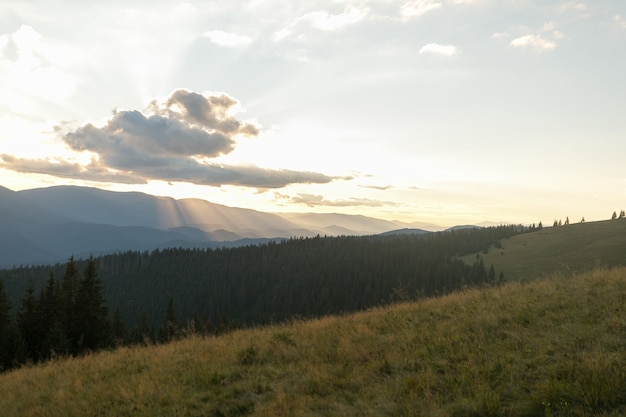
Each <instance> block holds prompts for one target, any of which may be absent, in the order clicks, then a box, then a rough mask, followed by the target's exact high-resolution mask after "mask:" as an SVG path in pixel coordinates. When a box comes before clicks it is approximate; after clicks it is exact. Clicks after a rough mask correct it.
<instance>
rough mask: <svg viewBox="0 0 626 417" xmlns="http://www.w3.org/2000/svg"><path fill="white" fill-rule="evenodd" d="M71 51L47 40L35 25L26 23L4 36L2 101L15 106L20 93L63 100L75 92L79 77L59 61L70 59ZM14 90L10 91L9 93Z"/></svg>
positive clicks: (0, 70) (0, 62)
mask: <svg viewBox="0 0 626 417" xmlns="http://www.w3.org/2000/svg"><path fill="white" fill-rule="evenodd" d="M69 59H70V58H69V54H68V53H67V51H64V50H61V49H60V48H57V47H55V46H53V45H52V44H50V43H49V42H47V41H46V40H45V39H44V37H43V36H42V35H41V34H40V33H39V32H37V31H36V30H35V29H34V28H32V27H31V26H28V25H22V26H20V28H19V29H18V30H16V31H15V32H13V33H9V34H2V35H0V89H1V90H2V91H3V96H4V97H2V98H1V99H0V101H5V100H6V102H7V103H10V104H11V106H12V105H13V102H15V101H16V98H12V97H11V96H13V95H14V96H16V97H17V99H19V98H20V96H32V97H40V98H43V99H47V100H62V99H65V98H67V97H69V96H70V95H72V94H73V93H74V91H75V90H76V80H75V79H74V77H72V76H71V75H70V74H68V73H67V72H65V71H64V70H63V69H62V66H60V65H59V64H60V63H61V64H62V62H57V61H63V60H69ZM11 91H12V92H13V93H12V94H10V93H9V92H11Z"/></svg>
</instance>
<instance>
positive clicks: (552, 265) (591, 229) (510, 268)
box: [463, 218, 626, 281]
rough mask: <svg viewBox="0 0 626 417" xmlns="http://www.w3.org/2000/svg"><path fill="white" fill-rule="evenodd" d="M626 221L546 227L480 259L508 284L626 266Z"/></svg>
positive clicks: (467, 258)
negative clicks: (510, 281) (594, 268)
mask: <svg viewBox="0 0 626 417" xmlns="http://www.w3.org/2000/svg"><path fill="white" fill-rule="evenodd" d="M625 253H626V219H623V218H622V219H615V220H606V221H597V222H587V223H576V224H569V225H565V226H557V227H544V228H543V229H541V230H536V231H535V232H531V233H525V234H519V235H515V236H512V237H510V238H507V239H503V240H502V241H500V242H498V243H496V244H494V245H492V246H491V247H489V249H488V250H487V251H483V252H480V253H478V254H476V253H475V254H471V255H466V256H464V257H463V259H464V260H465V262H466V263H468V264H472V263H473V262H474V261H475V259H476V256H477V255H479V256H481V257H482V258H483V261H484V264H485V265H487V266H488V265H491V264H493V265H494V268H495V270H496V272H497V273H498V274H499V273H500V272H503V273H504V276H505V277H506V279H507V280H521V281H525V280H529V279H535V278H540V277H542V276H546V275H550V274H553V273H555V272H562V273H572V272H575V271H581V270H586V269H591V268H593V267H596V266H616V265H626V257H625V256H624V254H625Z"/></svg>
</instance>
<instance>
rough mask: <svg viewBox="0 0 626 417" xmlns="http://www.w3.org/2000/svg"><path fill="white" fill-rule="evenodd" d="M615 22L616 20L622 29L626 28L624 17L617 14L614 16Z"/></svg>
mask: <svg viewBox="0 0 626 417" xmlns="http://www.w3.org/2000/svg"><path fill="white" fill-rule="evenodd" d="M613 22H615V23H616V24H617V25H618V26H619V27H621V28H622V29H626V19H624V18H623V17H622V16H620V15H618V14H616V15H615V16H613Z"/></svg>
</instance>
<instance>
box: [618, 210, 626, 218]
mask: <svg viewBox="0 0 626 417" xmlns="http://www.w3.org/2000/svg"><path fill="white" fill-rule="evenodd" d="M624 217H626V211H624V210H622V211H620V212H619V218H620V219H623V218H624Z"/></svg>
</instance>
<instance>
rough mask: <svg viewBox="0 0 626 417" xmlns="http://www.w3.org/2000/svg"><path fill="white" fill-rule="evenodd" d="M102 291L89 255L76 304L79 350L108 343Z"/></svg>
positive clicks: (106, 318) (94, 347)
mask: <svg viewBox="0 0 626 417" xmlns="http://www.w3.org/2000/svg"><path fill="white" fill-rule="evenodd" d="M102 291H103V290H102V285H101V283H100V279H99V278H98V273H97V271H96V262H95V261H94V259H93V257H90V258H89V260H88V261H87V266H86V267H85V271H84V273H83V279H82V280H81V281H80V285H79V290H78V299H77V306H76V312H77V314H78V317H77V318H76V323H77V326H78V327H77V330H78V334H79V340H78V351H79V352H85V351H89V350H97V349H100V348H103V347H106V346H108V345H109V342H110V335H111V323H110V321H109V312H108V308H107V306H106V303H105V301H104V297H103V295H102Z"/></svg>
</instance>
